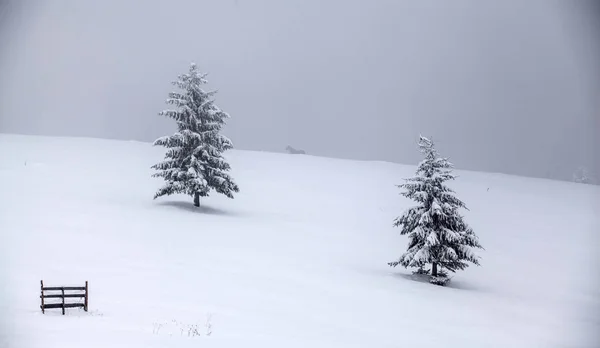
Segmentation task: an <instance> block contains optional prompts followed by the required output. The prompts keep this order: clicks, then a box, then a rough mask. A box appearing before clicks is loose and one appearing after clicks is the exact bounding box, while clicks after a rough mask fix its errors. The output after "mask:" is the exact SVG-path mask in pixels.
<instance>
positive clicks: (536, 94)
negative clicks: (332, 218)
mask: <svg viewBox="0 0 600 348" xmlns="http://www.w3.org/2000/svg"><path fill="white" fill-rule="evenodd" d="M17 2H18V1H17ZM23 2H24V3H25V5H22V6H17V5H15V3H16V2H13V3H12V5H13V6H12V7H11V8H12V10H11V11H12V12H11V16H10V18H9V19H10V20H8V21H4V23H3V24H2V25H0V30H2V32H1V33H0V45H1V46H0V53H1V55H0V76H2V78H1V79H0V132H8V133H28V134H48V135H70V136H93V137H105V138H118V139H136V140H147V141H152V140H154V139H155V138H156V137H158V136H161V135H164V134H168V133H171V132H172V131H173V125H172V124H171V123H170V122H169V121H168V120H166V119H163V118H161V117H160V116H158V115H157V112H158V111H160V110H162V109H164V108H166V105H165V104H164V99H165V98H166V95H167V93H168V92H169V91H170V90H171V89H172V86H171V85H170V82H171V81H172V80H173V79H174V78H175V77H176V76H177V75H178V74H179V73H182V72H185V71H186V70H187V68H188V64H189V62H191V61H196V62H197V63H198V65H199V66H200V68H201V69H202V70H204V71H206V72H208V73H209V76H208V79H209V86H208V87H209V88H215V89H219V93H218V94H217V104H218V105H219V106H220V107H221V108H222V109H224V110H225V111H227V112H229V113H230V114H231V116H232V119H231V120H230V122H229V125H228V126H227V128H226V129H225V134H226V135H227V136H229V137H230V138H231V139H232V140H233V142H234V145H235V146H236V147H237V148H240V149H250V150H266V151H282V150H283V148H284V147H285V146H286V145H288V144H290V145H292V146H294V147H298V148H302V149H305V150H306V151H307V152H308V153H310V154H315V155H325V156H332V157H342V158H356V159H374V160H387V161H395V162H402V163H413V162H415V161H416V160H418V158H419V154H418V152H417V151H416V147H415V141H416V138H417V136H418V134H419V133H423V134H424V135H429V136H432V137H433V138H434V140H436V141H437V143H438V146H439V150H440V152H441V153H442V154H443V155H447V156H449V157H450V158H451V160H452V161H453V162H454V163H455V164H456V165H457V167H459V168H465V169H476V170H484V171H495V172H505V173H515V174H521V175H531V176H542V177H548V176H550V177H555V178H569V177H570V175H571V173H572V172H573V170H574V169H575V168H576V167H577V166H579V165H581V164H583V165H586V166H588V167H595V170H596V172H597V173H600V163H599V161H598V160H597V158H598V157H600V155H599V150H598V149H600V121H599V120H600V101H599V100H600V83H599V81H600V69H599V67H600V64H599V63H598V62H600V27H599V26H598V22H599V21H600V16H599V12H598V6H595V8H593V7H592V4H593V3H594V1H567V0H565V1H554V0H504V1H495V0H489V1H482V0H472V1H466V0H454V1H401V0H377V1H366V0H285V1H282V0H271V1H268V0H212V1H209V0H180V1H175V0H170V1H158V0H145V1H142V0H138V1H134V0H102V1H96V0H62V1H61V0H45V1H39V0H38V1H36V0H29V1H23ZM3 4H4V6H5V8H6V6H7V5H6V4H9V5H10V4H11V3H10V2H8V3H7V2H6V1H5V2H4V3H3ZM9 9H10V8H9Z"/></svg>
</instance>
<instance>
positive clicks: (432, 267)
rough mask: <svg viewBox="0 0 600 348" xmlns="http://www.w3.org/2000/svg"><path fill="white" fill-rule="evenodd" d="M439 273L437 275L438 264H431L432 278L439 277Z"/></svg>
mask: <svg viewBox="0 0 600 348" xmlns="http://www.w3.org/2000/svg"><path fill="white" fill-rule="evenodd" d="M437 275H438V273H437V262H433V263H432V264H431V276H433V277H437Z"/></svg>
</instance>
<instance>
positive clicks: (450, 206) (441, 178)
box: [388, 136, 483, 284]
mask: <svg viewBox="0 0 600 348" xmlns="http://www.w3.org/2000/svg"><path fill="white" fill-rule="evenodd" d="M419 149H420V151H421V153H422V154H423V155H424V156H425V159H424V160H423V161H421V163H419V165H418V167H417V171H416V176H414V177H413V178H410V179H406V180H405V181H406V183H404V184H401V185H398V187H399V188H402V189H404V192H402V195H403V196H405V197H407V198H409V199H412V200H413V201H416V202H417V203H418V205H416V206H414V207H411V208H409V209H407V210H406V211H405V212H404V213H403V214H402V215H401V216H399V217H397V218H396V219H395V220H394V226H396V227H401V228H402V230H401V231H400V234H401V235H408V248H407V251H406V252H405V253H404V254H403V255H402V256H401V257H400V259H399V260H398V261H395V262H390V263H388V264H389V265H390V266H392V267H395V266H398V265H401V266H404V267H405V268H408V267H414V268H418V271H417V273H431V276H432V279H431V282H432V283H436V284H445V282H446V281H447V278H446V277H445V273H446V272H444V271H443V270H441V269H440V268H443V269H447V270H449V271H451V272H456V271H457V270H462V269H464V268H466V267H467V266H468V262H471V263H473V264H475V265H479V257H478V256H477V255H475V253H474V252H473V250H472V248H480V249H483V247H482V246H481V245H480V244H479V240H478V238H477V236H476V235H475V233H474V232H473V230H472V229H471V228H470V227H469V226H468V225H467V223H466V222H465V221H464V219H463V216H461V215H460V214H459V212H458V210H459V208H465V209H466V206H465V204H464V203H463V202H462V201H461V200H460V199H458V198H457V197H456V196H455V195H454V191H453V190H451V189H450V188H449V187H447V186H446V185H445V184H444V183H445V182H446V181H448V180H453V179H455V178H456V177H455V176H454V175H453V174H452V168H453V165H452V163H450V162H449V161H448V159H447V158H442V157H440V156H439V155H438V153H437V151H436V149H435V146H434V144H433V142H432V141H431V140H430V139H427V138H425V137H423V136H420V138H419ZM429 264H431V269H430V270H427V269H425V268H424V267H426V266H428V265H429ZM438 267H439V268H438ZM439 277H441V278H442V279H439Z"/></svg>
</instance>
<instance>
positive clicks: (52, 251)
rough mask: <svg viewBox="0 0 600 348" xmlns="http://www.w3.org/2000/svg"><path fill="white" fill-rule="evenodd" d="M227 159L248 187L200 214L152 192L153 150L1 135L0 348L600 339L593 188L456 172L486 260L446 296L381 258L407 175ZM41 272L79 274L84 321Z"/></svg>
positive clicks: (397, 248) (278, 157) (365, 165)
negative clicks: (51, 297)
mask: <svg viewBox="0 0 600 348" xmlns="http://www.w3.org/2000/svg"><path fill="white" fill-rule="evenodd" d="M440 150H441V151H442V153H443V149H440ZM227 157H228V158H229V159H230V161H231V165H232V167H233V176H234V178H235V179H236V181H237V183H238V184H239V186H240V189H241V192H240V194H239V195H238V196H237V197H236V198H235V199H234V200H229V199H227V198H225V197H222V196H217V195H213V196H211V197H210V198H208V199H204V200H203V202H202V204H203V207H202V208H201V209H194V208H193V206H192V205H191V199H190V198H189V197H185V196H178V197H170V198H166V199H160V200H156V201H153V200H152V195H153V194H154V192H155V190H156V189H157V188H158V187H159V186H160V184H161V182H160V181H158V180H157V179H153V178H151V177H150V174H151V173H152V171H151V170H150V169H149V167H150V166H151V165H152V164H154V163H155V162H157V161H159V160H160V159H161V158H162V149H160V148H153V147H151V146H150V145H149V144H146V143H139V142H125V141H110V140H96V139H83V138H82V139H79V138H51V137H34V136H18V135H0V192H1V194H2V200H1V201H0V233H1V234H0V245H1V246H0V248H1V252H2V256H1V257H2V258H1V259H0V261H2V265H3V266H4V267H3V269H2V273H1V274H0V277H1V278H0V281H1V282H2V284H3V287H2V288H1V290H0V301H1V302H0V306H1V307H0V314H1V316H0V318H1V319H2V320H3V321H2V322H1V323H0V325H2V326H1V328H2V330H1V331H0V335H1V336H2V337H1V340H0V345H1V346H2V347H5V346H6V347H42V346H43V347H45V348H50V347H62V348H68V347H261V348H266V347H278V348H281V347H303V348H304V347H461V348H471V347H473V348H480V347H502V348H506V347H512V348H516V347H527V348H532V347H592V346H594V343H595V342H593V338H594V337H593V336H592V333H593V330H595V329H597V328H598V327H599V322H598V317H597V316H595V311H596V310H598V309H600V306H599V297H600V296H599V292H598V290H597V286H596V285H598V284H596V283H594V282H595V281H596V279H597V275H598V271H597V269H595V268H594V266H596V262H597V261H598V259H597V258H596V256H595V255H594V253H595V252H597V246H598V239H597V237H596V235H595V234H594V233H593V232H594V228H595V226H597V224H598V207H599V206H600V205H599V203H600V202H599V201H598V197H600V191H599V188H598V187H594V186H588V185H578V184H572V183H566V182H555V181H549V180H538V179H530V178H522V177H513V176H507V175H498V174H487V173H475V172H458V174H459V175H460V177H459V178H458V179H457V180H456V181H455V182H454V183H452V184H451V185H452V186H453V187H454V188H455V189H456V190H457V192H458V195H459V197H460V198H462V199H463V200H464V201H465V203H466V204H467V206H468V207H469V208H470V211H467V212H465V215H466V218H467V221H468V222H469V223H470V224H471V226H472V227H473V228H474V230H475V232H476V233H477V234H478V235H479V237H480V239H481V243H482V244H483V246H484V247H485V248H486V250H485V251H483V252H481V256H482V257H483V260H482V266H481V267H479V268H476V267H470V268H469V269H467V270H466V271H464V272H461V273H458V274H456V275H455V277H454V279H453V281H452V283H451V285H450V287H445V288H444V287H437V286H433V285H430V284H427V283H422V282H419V281H415V280H413V279H411V276H410V271H409V270H405V269H402V268H396V269H393V268H389V267H388V266H387V265H386V263H387V262H388V261H392V260H394V259H396V258H397V257H398V256H399V255H400V254H401V253H402V252H403V250H404V249H405V246H406V238H405V237H402V236H400V235H399V234H398V232H399V229H396V228H393V227H392V226H391V225H392V221H393V219H394V218H395V217H396V216H397V215H398V214H400V213H401V211H402V210H403V209H404V208H406V207H407V206H408V205H410V204H411V202H410V201H408V200H406V199H405V198H403V197H402V196H399V190H398V189H397V188H396V187H395V186H394V185H395V184H398V183H400V182H401V179H402V178H405V177H409V176H411V175H412V174H413V171H414V167H412V166H403V165H396V164H390V163H382V162H357V161H346V160H336V159H326V158H319V157H312V156H292V155H286V154H272V153H261V152H247V151H230V152H229V153H228V154H227ZM488 188H489V190H488ZM40 279H44V281H45V283H46V284H47V285H48V286H52V285H82V284H83V282H84V281H85V280H88V281H89V284H90V312H88V313H85V312H83V311H80V310H70V311H68V313H67V315H66V316H64V317H63V316H61V315H60V311H56V310H54V311H49V312H48V313H47V314H45V315H42V314H41V312H40V310H39V281H40ZM208 316H210V320H208V322H210V325H211V329H210V331H211V335H210V336H207V335H206V332H207V328H206V327H205V323H206V322H207V317H208ZM174 320H175V321H176V322H174ZM195 324H197V325H198V330H199V333H200V334H201V336H191V337H190V336H188V335H187V329H185V330H184V332H183V334H182V331H181V328H182V327H183V328H185V327H186V325H195Z"/></svg>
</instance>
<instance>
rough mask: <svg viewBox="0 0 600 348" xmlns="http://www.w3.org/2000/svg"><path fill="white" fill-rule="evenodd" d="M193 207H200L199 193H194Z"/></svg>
mask: <svg viewBox="0 0 600 348" xmlns="http://www.w3.org/2000/svg"><path fill="white" fill-rule="evenodd" d="M194 206H195V207H199V206H200V192H194Z"/></svg>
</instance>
